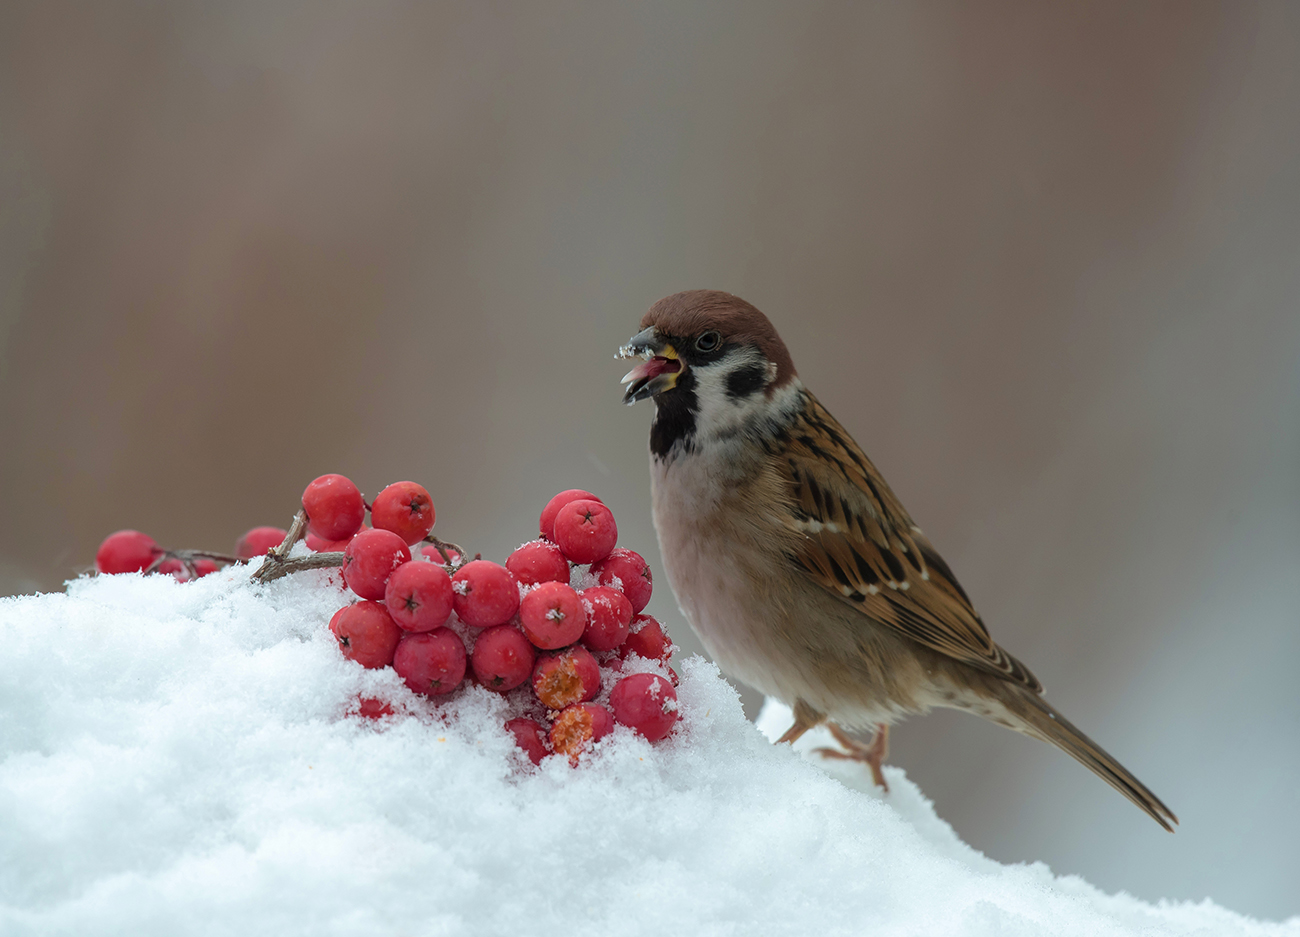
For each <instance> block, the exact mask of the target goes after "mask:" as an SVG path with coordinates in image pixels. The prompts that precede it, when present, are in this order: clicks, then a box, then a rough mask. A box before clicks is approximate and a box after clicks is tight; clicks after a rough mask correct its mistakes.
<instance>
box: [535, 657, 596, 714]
mask: <svg viewBox="0 0 1300 937" xmlns="http://www.w3.org/2000/svg"><path fill="white" fill-rule="evenodd" d="M533 692H534V693H536V694H537V698H538V699H539V700H541V701H542V703H543V704H544V705H545V706H546V708H548V709H563V708H564V707H565V706H569V705H571V704H573V703H585V702H586V701H587V700H592V699H595V698H596V694H597V693H599V692H600V665H599V664H597V663H596V658H594V657H592V656H591V652H590V651H588V650H587V649H586V648H584V647H582V646H581V645H575V646H573V647H570V648H566V649H565V650H563V651H559V652H557V653H554V654H543V655H542V656H541V657H539V658H538V659H537V666H536V667H534V668H533Z"/></svg>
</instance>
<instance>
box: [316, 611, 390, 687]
mask: <svg viewBox="0 0 1300 937" xmlns="http://www.w3.org/2000/svg"><path fill="white" fill-rule="evenodd" d="M330 631H332V632H334V637H335V639H336V640H337V641H338V643H339V650H340V651H342V652H343V656H344V657H346V658H348V659H349V660H354V661H356V662H357V663H358V664H360V665H361V666H362V667H369V668H371V669H372V670H373V669H377V668H379V667H387V666H388V665H389V664H391V663H392V662H393V653H394V652H395V651H396V650H397V642H399V641H400V640H401V639H402V629H401V628H399V627H397V624H396V623H395V622H394V621H393V619H392V617H391V616H390V615H389V614H388V609H386V608H384V606H382V605H380V604H379V603H378V602H369V601H363V602H357V603H356V604H355V605H348V606H346V607H344V608H341V609H339V610H338V611H337V612H335V613H334V617H333V618H331V619H330Z"/></svg>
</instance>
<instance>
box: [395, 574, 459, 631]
mask: <svg viewBox="0 0 1300 937" xmlns="http://www.w3.org/2000/svg"><path fill="white" fill-rule="evenodd" d="M384 604H385V605H386V606H388V614H390V615H392V616H393V621H395V622H397V624H398V627H400V628H401V629H402V630H404V631H432V630H433V629H434V628H441V627H442V626H443V625H445V624H446V623H447V619H448V618H450V617H451V606H452V592H451V577H450V576H448V575H447V570H445V569H443V568H442V567H441V566H435V565H434V564H433V563H403V564H402V565H401V566H399V567H397V569H395V570H393V574H392V575H391V576H389V577H388V585H387V586H385V587H384Z"/></svg>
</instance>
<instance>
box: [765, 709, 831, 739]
mask: <svg viewBox="0 0 1300 937" xmlns="http://www.w3.org/2000/svg"><path fill="white" fill-rule="evenodd" d="M793 709H794V725H792V726H790V728H788V729H786V730H785V735H783V736H781V737H780V738H779V739H777V740H776V744H777V745H780V744H781V743H782V742H789V743H790V744H791V745H793V744H794V743H795V741H796V740H797V739H798V738H799V736H801V735H803V734H804V733H805V732H807V731H808V730H809V729H811V728H814V727H816V726H819V725H821V724H822V723H823V722H825V721H826V717H825V716H823V715H822V714H821V713H819V712H818V711H817V710H815V709H813V708H812V707H811V706H809V705H808V704H807V703H805V702H804V701H803V700H801V699H797V700H795V701H794V707H793Z"/></svg>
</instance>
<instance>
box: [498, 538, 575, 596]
mask: <svg viewBox="0 0 1300 937" xmlns="http://www.w3.org/2000/svg"><path fill="white" fill-rule="evenodd" d="M506 569H508V570H510V572H512V573H514V574H515V578H516V579H517V580H519V581H520V582H521V583H523V584H524V585H526V586H535V585H537V584H538V583H539V582H568V581H569V561H568V560H566V559H565V558H564V551H563V550H561V549H560V548H559V547H557V546H556V545H555V544H553V543H551V542H550V541H549V540H531V541H529V542H528V543H525V544H524V545H523V546H522V547H520V548H519V549H518V550H516V551H515V552H514V553H511V554H510V556H508V557H507V558H506Z"/></svg>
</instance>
